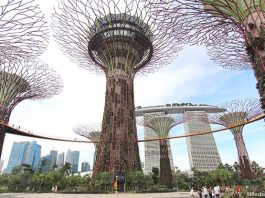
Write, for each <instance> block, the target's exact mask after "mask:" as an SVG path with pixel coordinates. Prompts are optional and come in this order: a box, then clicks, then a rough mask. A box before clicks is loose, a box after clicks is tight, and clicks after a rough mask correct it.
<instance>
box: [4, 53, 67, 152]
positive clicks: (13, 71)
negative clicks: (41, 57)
mask: <svg viewBox="0 0 265 198" xmlns="http://www.w3.org/2000/svg"><path fill="white" fill-rule="evenodd" d="M2 58H3V57H0V120H1V121H3V122H5V123H8V122H9V118H10V115H11V113H12V110H13V109H14V108H15V106H16V105H17V104H18V103H20V102H21V101H23V100H26V99H41V98H49V97H51V96H53V95H57V94H59V93H60V91H61V89H62V81H61V78H60V76H59V75H57V74H56V73H55V71H54V70H52V69H50V68H49V67H48V65H47V64H44V63H42V62H39V61H37V60H34V59H31V58H23V59H22V58H21V59H18V58H16V59H13V57H12V56H11V57H10V56H9V57H5V58H3V59H2ZM8 59H10V61H7V60H8ZM3 60H4V61H3ZM4 139H5V128H4V127H3V126H1V127H0V157H1V153H2V147H3V144H4Z"/></svg>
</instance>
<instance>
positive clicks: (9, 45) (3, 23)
mask: <svg viewBox="0 0 265 198" xmlns="http://www.w3.org/2000/svg"><path fill="white" fill-rule="evenodd" d="M48 33H49V27H48V24H47V22H46V21H45V19H44V16H43V13H42V12H41V10H40V8H39V6H38V5H37V3H36V1H35V0H5V1H3V2H1V4H0V56H3V55H6V54H9V53H12V54H14V55H16V56H24V55H25V54H27V55H29V56H33V55H39V54H41V53H42V52H44V50H45V49H46V47H47V44H48Z"/></svg>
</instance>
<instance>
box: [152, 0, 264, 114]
mask: <svg viewBox="0 0 265 198" xmlns="http://www.w3.org/2000/svg"><path fill="white" fill-rule="evenodd" d="M150 2H151V1H150ZM151 4H152V6H154V7H159V8H160V10H163V11H164V12H160V13H162V14H165V15H167V16H168V17H169V18H171V22H170V23H171V25H172V26H174V27H175V28H178V26H177V25H178V23H174V19H175V18H177V19H176V20H177V22H178V21H179V18H180V16H179V15H180V13H182V14H183V15H182V22H183V24H186V25H183V24H182V27H183V28H185V29H186V30H187V31H189V33H187V34H186V39H187V40H188V41H189V42H190V43H192V44H204V45H206V46H207V48H208V51H209V55H210V56H211V57H212V59H213V60H214V61H216V62H217V63H218V64H220V65H222V66H224V67H227V68H231V69H239V70H243V69H251V68H252V69H253V70H254V73H255V76H256V79H257V81H258V82H257V85H256V87H257V89H258V90H259V94H260V97H261V98H260V100H261V104H262V108H263V109H265V75H264V74H265V2H264V1H263V0H193V1H191V0H174V1H161V2H160V3H151ZM167 4H174V6H172V7H174V9H168V8H167V6H166V5H167ZM175 14H176V15H177V17H175V16H174V15H175ZM173 31H174V30H173Z"/></svg>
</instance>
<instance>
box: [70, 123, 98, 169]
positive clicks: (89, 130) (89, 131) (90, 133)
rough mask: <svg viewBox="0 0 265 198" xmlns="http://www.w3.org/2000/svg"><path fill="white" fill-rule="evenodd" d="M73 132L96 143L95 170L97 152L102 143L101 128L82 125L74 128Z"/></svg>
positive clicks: (93, 125) (92, 125) (94, 125)
mask: <svg viewBox="0 0 265 198" xmlns="http://www.w3.org/2000/svg"><path fill="white" fill-rule="evenodd" d="M73 131H74V133H76V134H78V135H81V136H83V137H85V138H87V139H89V140H90V141H91V142H93V143H94V146H95V153H94V163H93V168H95V160H96V157H97V150H98V145H99V142H100V134H101V127H100V126H99V125H96V124H81V125H78V126H76V127H74V129H73Z"/></svg>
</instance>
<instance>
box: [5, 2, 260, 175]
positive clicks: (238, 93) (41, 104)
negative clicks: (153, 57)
mask: <svg viewBox="0 0 265 198" xmlns="http://www.w3.org/2000/svg"><path fill="white" fill-rule="evenodd" d="M37 2H38V3H39V5H40V7H41V8H42V10H43V11H44V13H45V15H46V18H47V19H49V17H50V14H51V12H52V9H53V6H54V5H56V2H57V1H56V0H45V1H41V0H38V1H37ZM51 34H52V31H51ZM40 58H41V59H42V60H43V61H44V62H46V63H48V64H49V65H50V67H52V68H54V69H55V70H56V71H57V72H58V73H59V74H60V75H61V77H62V79H63V82H64V88H63V91H62V92H61V94H60V95H58V96H55V97H52V98H50V99H43V100H25V101H22V102H21V103H20V104H18V105H17V106H16V107H15V109H14V110H13V112H12V114H11V118H10V123H11V124H15V125H19V126H21V128H25V129H28V130H30V131H33V132H36V133H38V134H45V135H51V136H59V137H65V138H73V137H78V136H77V135H76V134H74V133H73V128H74V127H75V126H77V125H80V124H93V123H101V120H102V116H103V107H104V97H105V83H106V80H105V77H104V76H103V75H96V74H93V73H92V72H90V71H87V70H85V69H83V68H80V67H78V66H77V65H75V64H74V63H72V62H70V60H69V59H68V58H67V57H66V56H65V55H63V53H62V52H61V51H60V49H59V47H58V46H57V45H56V43H55V42H54V39H53V37H52V36H51V37H50V42H49V46H48V49H47V51H46V52H45V53H44V54H43V55H42V56H41V57H40ZM255 85H256V80H255V77H254V74H253V71H251V70H248V71H235V70H228V69H223V68H222V67H220V66H218V65H217V64H215V63H214V62H213V61H211V60H210V58H209V56H208V55H207V50H206V49H205V48H204V47H202V46H185V47H184V49H183V50H182V51H180V52H179V55H178V57H176V58H175V60H174V61H173V62H172V63H171V64H169V65H167V66H164V67H162V68H161V69H160V70H158V71H156V72H154V73H151V74H148V75H145V76H137V77H136V79H135V106H143V107H144V106H151V105H164V104H168V103H171V104H172V103H182V102H183V103H189V102H191V103H194V104H200V103H202V104H209V105H218V104H222V103H224V102H226V101H229V100H232V99H244V98H258V97H259V95H258V91H257V89H256V88H255ZM214 128H216V126H214ZM137 129H138V138H139V139H143V127H140V126H138V127H137ZM181 134H184V126H183V125H179V126H176V127H174V128H172V129H171V131H170V136H175V135H181ZM243 136H244V139H245V143H246V147H247V149H248V153H249V156H250V159H251V160H253V161H256V162H258V163H259V164H260V165H262V166H263V167H265V159H264V155H263V151H264V150H265V144H264V139H265V133H264V121H263V120H260V121H257V122H255V123H252V124H249V125H247V126H245V127H244V132H243ZM214 137H215V141H216V144H217V148H218V151H219V154H220V157H221V160H222V162H223V163H229V164H233V163H234V162H235V161H236V160H237V151H236V147H235V143H234V139H233V136H232V134H231V132H230V131H224V132H219V133H215V134H214ZM78 138H79V139H82V138H80V137H78ZM32 140H36V141H37V142H38V144H40V145H41V146H42V148H41V154H42V156H44V155H47V154H49V152H50V150H52V149H55V150H57V151H59V152H67V150H68V149H71V150H78V151H80V160H79V164H81V162H83V161H87V162H89V163H90V164H92V162H93V155H94V146H93V144H87V143H68V142H67V143H66V142H59V141H50V140H41V139H36V138H27V137H20V136H15V135H10V134H7V135H6V139H5V143H4V147H3V153H2V159H4V168H5V167H6V165H7V162H8V159H9V155H10V152H11V148H12V144H13V142H18V141H32ZM139 145H140V157H141V160H142V161H144V143H139ZM171 147H172V154H173V161H174V165H175V166H177V167H179V168H180V169H181V170H183V171H184V170H188V169H190V167H189V159H188V153H187V145H186V140H185V138H182V139H173V140H171Z"/></svg>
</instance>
